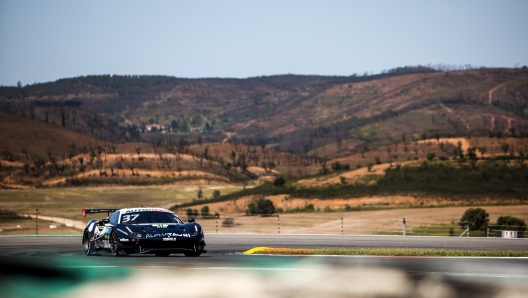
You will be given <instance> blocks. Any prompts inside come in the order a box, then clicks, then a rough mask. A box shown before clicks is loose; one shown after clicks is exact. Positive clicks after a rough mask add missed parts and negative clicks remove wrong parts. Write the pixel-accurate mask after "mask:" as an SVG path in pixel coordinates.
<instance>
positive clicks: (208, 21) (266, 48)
mask: <svg viewBox="0 0 528 298" xmlns="http://www.w3.org/2000/svg"><path fill="white" fill-rule="evenodd" d="M527 22H528V1H525V0H517V1H512V0H509V1H508V0H502V1H486V0H479V1H475V0H465V1H447V0H443V1H423V0H421V1H403V0H402V1H375V0H374V1H352V0H349V1H337V0H326V1H311V0H298V1H294V0H292V1H285V0H282V1H280V0H277V1H275V0H266V1H249V0H244V1H242V0H241V1H222V0H212V1H97V0H92V1H66V0H63V1H54V0H47V1H41V0H36V1H26V0H16V1H12V0H0V85H4V86H6V85H16V83H17V81H18V80H20V81H21V82H22V84H24V85H25V84H33V83H35V82H37V83H41V82H49V81H54V80H57V79H60V78H68V77H76V76H84V75H94V74H121V75H125V74H126V75H128V74H134V75H169V76H176V77H190V78H198V77H237V78H244V77H252V76H261V75H274V74H286V73H293V74H319V75H352V74H354V73H358V74H363V73H364V72H369V73H371V72H373V73H379V72H381V71H383V70H385V69H390V68H394V67H398V66H405V65H418V64H422V65H424V64H425V65H426V64H429V63H431V64H438V63H445V64H453V65H465V64H472V65H477V66H486V67H515V66H516V65H517V64H518V65H519V66H522V65H528V23H527Z"/></svg>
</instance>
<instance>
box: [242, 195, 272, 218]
mask: <svg viewBox="0 0 528 298" xmlns="http://www.w3.org/2000/svg"><path fill="white" fill-rule="evenodd" d="M246 213H248V214H251V215H270V214H273V213H275V205H273V202H272V201H270V200H268V199H266V198H258V199H256V200H253V202H251V203H249V204H248V210H247V211H246Z"/></svg>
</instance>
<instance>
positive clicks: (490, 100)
mask: <svg viewBox="0 0 528 298" xmlns="http://www.w3.org/2000/svg"><path fill="white" fill-rule="evenodd" d="M506 84H507V83H504V84H500V85H499V86H497V87H495V88H493V89H491V90H490V91H489V92H488V103H489V105H490V106H491V102H492V100H493V92H495V91H497V90H498V89H499V88H501V87H502V86H504V85H506Z"/></svg>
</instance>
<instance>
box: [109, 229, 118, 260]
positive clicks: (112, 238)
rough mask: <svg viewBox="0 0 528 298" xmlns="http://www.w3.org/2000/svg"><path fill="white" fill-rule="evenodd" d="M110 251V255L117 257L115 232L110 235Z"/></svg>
mask: <svg viewBox="0 0 528 298" xmlns="http://www.w3.org/2000/svg"><path fill="white" fill-rule="evenodd" d="M110 249H111V250H112V255H114V256H118V255H119V244H118V238H117V233H116V231H112V233H110Z"/></svg>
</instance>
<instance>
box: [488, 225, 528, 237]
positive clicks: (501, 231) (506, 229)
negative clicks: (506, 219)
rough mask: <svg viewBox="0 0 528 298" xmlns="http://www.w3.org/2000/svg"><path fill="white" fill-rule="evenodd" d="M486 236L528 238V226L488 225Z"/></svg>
mask: <svg viewBox="0 0 528 298" xmlns="http://www.w3.org/2000/svg"><path fill="white" fill-rule="evenodd" d="M486 236H487V237H499V238H528V233H527V232H526V226H504V225H488V227H487V229H486Z"/></svg>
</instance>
